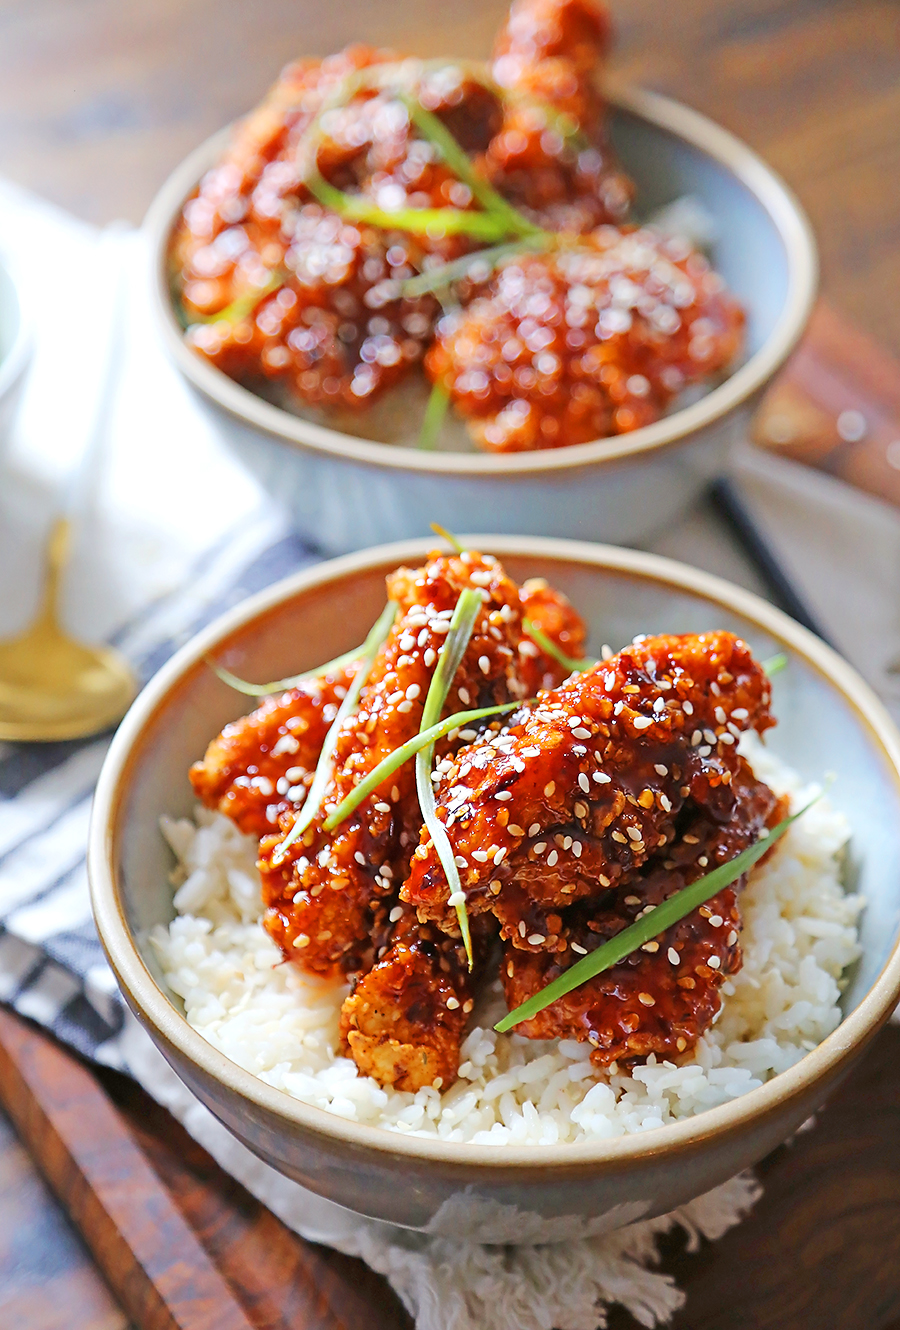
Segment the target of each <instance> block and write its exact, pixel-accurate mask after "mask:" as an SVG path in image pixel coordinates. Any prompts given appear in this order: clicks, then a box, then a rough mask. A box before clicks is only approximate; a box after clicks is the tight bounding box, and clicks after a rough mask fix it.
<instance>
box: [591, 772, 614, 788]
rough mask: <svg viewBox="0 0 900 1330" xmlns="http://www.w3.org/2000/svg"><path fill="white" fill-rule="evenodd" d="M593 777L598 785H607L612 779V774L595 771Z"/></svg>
mask: <svg viewBox="0 0 900 1330" xmlns="http://www.w3.org/2000/svg"><path fill="white" fill-rule="evenodd" d="M593 779H594V780H595V781H596V782H597V784H598V785H608V784H609V783H610V781H611V780H612V776H607V774H606V772H605V771H595V772H594V773H593Z"/></svg>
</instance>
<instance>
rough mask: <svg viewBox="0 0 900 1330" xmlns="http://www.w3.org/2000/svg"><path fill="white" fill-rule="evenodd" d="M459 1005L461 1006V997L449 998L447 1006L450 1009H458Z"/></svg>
mask: <svg viewBox="0 0 900 1330" xmlns="http://www.w3.org/2000/svg"><path fill="white" fill-rule="evenodd" d="M458 1006H459V998H455V997H448V998H447V1008H448V1010H449V1011H456V1009H457V1007H458Z"/></svg>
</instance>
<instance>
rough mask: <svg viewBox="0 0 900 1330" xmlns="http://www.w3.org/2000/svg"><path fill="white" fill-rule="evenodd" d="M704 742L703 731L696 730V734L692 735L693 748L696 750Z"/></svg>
mask: <svg viewBox="0 0 900 1330" xmlns="http://www.w3.org/2000/svg"><path fill="white" fill-rule="evenodd" d="M702 742H703V731H702V730H694V733H693V734H692V735H691V747H692V748H696V747H697V745H698V744H700V743H702Z"/></svg>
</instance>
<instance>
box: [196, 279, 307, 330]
mask: <svg viewBox="0 0 900 1330" xmlns="http://www.w3.org/2000/svg"><path fill="white" fill-rule="evenodd" d="M286 281H287V275H286V274H285V273H283V272H273V273H272V274H271V275H270V277H269V280H268V281H267V282H265V283H264V285H262V286H257V287H254V289H253V290H252V291H245V292H244V294H243V295H242V296H238V297H237V299H235V300H232V302H231V304H230V305H226V306H225V308H224V309H220V310H219V312H218V314H191V315H188V314H187V312H185V318H186V319H187V320H188V326H191V324H197V323H228V324H236V323H243V321H244V319H246V318H249V316H250V315H251V314H252V313H253V311H254V310H255V309H257V308H258V306H259V305H261V304H262V302H263V301H264V300H265V298H266V296H270V295H271V294H272V292H273V291H279V290H280V289H281V287H283V286H284V284H285V282H286Z"/></svg>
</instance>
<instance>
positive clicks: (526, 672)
mask: <svg viewBox="0 0 900 1330" xmlns="http://www.w3.org/2000/svg"><path fill="white" fill-rule="evenodd" d="M519 600H520V602H521V605H522V614H523V617H524V619H525V620H526V621H527V622H529V623H533V624H534V626H535V627H536V628H538V629H539V630H540V631H541V632H542V633H543V634H544V636H545V637H549V638H550V641H551V642H553V644H554V645H555V646H557V647H559V649H560V651H561V652H563V654H564V655H566V656H568V657H569V658H570V659H571V660H581V659H582V658H583V656H584V652H585V645H586V641H587V634H586V632H585V626H584V620H583V619H582V617H581V615H580V614H579V613H578V611H577V610H576V609H575V608H574V607H573V606H572V604H571V603H570V602H569V601H568V600H567V599H566V597H565V596H564V595H563V594H562V592H561V591H557V590H556V588H555V587H552V586H550V584H549V582H547V581H546V580H545V579H544V578H543V577H531V578H529V579H528V581H527V582H524V583H523V584H522V586H521V587H520V589H519ZM519 654H520V656H521V657H522V660H521V662H520V666H519V668H520V670H521V673H522V677H523V679H524V681H525V686H526V691H527V695H528V696H529V697H535V696H536V695H537V694H538V693H539V692H540V691H541V689H542V688H555V687H556V685H557V684H560V683H562V681H563V679H565V678H567V677H568V674H569V671H568V670H566V669H564V668H563V666H562V665H560V663H559V661H558V660H557V659H556V657H555V656H551V655H548V654H547V653H546V652H544V651H542V650H541V648H540V647H539V646H538V645H537V644H536V643H535V642H532V641H531V640H530V639H529V638H528V637H527V630H526V638H525V639H524V640H523V641H521V642H520V643H519Z"/></svg>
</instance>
